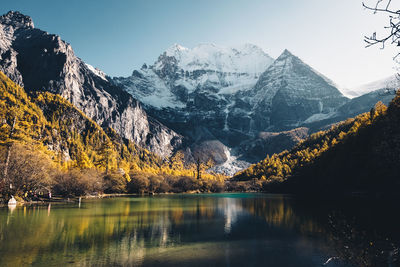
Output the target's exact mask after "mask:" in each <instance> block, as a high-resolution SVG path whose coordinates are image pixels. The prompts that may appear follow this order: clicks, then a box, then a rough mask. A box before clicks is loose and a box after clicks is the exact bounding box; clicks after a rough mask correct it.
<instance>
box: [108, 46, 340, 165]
mask: <svg viewBox="0 0 400 267" xmlns="http://www.w3.org/2000/svg"><path fill="white" fill-rule="evenodd" d="M113 81H114V82H115V83H116V84H117V85H119V86H122V87H123V88H124V89H125V90H126V91H127V92H129V93H130V94H132V95H133V96H134V97H135V98H137V99H139V100H140V101H142V102H143V103H144V104H145V105H146V110H147V111H148V112H149V113H150V114H151V115H152V116H154V117H156V118H157V119H159V120H160V121H161V122H163V123H164V124H166V125H167V126H168V127H170V128H171V129H173V130H174V131H176V132H178V133H179V134H181V135H183V136H185V137H187V138H188V140H189V142H188V144H189V150H190V153H192V154H196V153H199V152H198V151H200V150H201V151H205V149H204V146H205V145H203V148H202V149H200V148H199V147H202V146H199V145H198V144H206V146H208V144H210V143H218V144H219V145H218V149H215V150H214V151H212V152H210V151H209V150H207V151H208V152H210V153H209V155H211V157H212V159H214V161H215V162H216V163H218V164H221V166H224V168H225V167H226V168H225V169H237V168H236V167H237V166H238V165H237V164H236V163H237V162H233V160H232V159H234V158H235V159H238V158H241V157H240V155H239V154H240V153H241V152H240V144H241V143H243V142H245V141H249V140H254V138H257V136H258V134H259V133H260V132H268V131H281V130H290V129H293V128H296V127H300V126H303V125H307V124H309V123H314V122H315V121H320V120H325V119H327V118H330V117H333V116H335V114H336V113H335V112H336V108H337V107H338V106H341V105H343V104H344V103H346V102H347V101H348V99H347V98H346V97H344V96H343V95H342V94H341V93H340V91H339V90H338V89H337V87H336V86H335V84H334V83H333V82H332V81H330V80H329V79H328V78H326V77H324V76H323V75H321V74H320V73H318V72H317V71H315V70H314V69H312V68H311V67H309V66H308V65H307V64H305V63H304V62H302V61H301V60H300V59H299V58H298V57H296V56H294V55H293V54H291V53H290V52H289V51H288V50H285V51H284V52H283V53H282V54H281V55H280V56H279V57H278V58H277V59H276V60H273V59H272V58H271V57H270V56H268V54H266V53H265V52H264V51H263V50H262V49H261V48H259V47H257V46H255V45H250V44H246V45H242V46H238V47H234V48H233V47H232V48H229V47H221V46H216V45H213V44H202V45H199V46H196V47H194V48H192V49H188V48H185V47H182V46H180V45H174V46H172V47H170V48H169V49H167V50H166V51H165V52H163V53H162V54H161V55H160V56H159V58H158V60H157V61H156V62H155V63H154V64H153V65H150V66H147V65H146V64H145V65H143V67H142V68H141V69H140V70H135V71H133V73H132V75H131V76H130V77H127V78H123V77H119V78H114V79H113ZM223 146H225V148H223ZM217 151H218V152H217ZM224 151H225V152H224ZM226 151H229V153H226ZM222 154H224V155H222ZM228 154H229V155H228ZM260 154H262V153H260ZM227 158H229V160H230V161H232V162H231V163H230V165H232V166H233V165H235V164H236V167H234V168H231V167H232V166H230V167H229V168H228V166H225V165H227V164H226V162H224V160H223V159H227ZM241 159H242V158H241ZM224 164H225V165H224ZM240 165H243V164H242V163H241V164H240ZM217 169H218V168H217Z"/></svg>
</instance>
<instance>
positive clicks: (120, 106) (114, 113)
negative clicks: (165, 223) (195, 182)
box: [0, 11, 182, 156]
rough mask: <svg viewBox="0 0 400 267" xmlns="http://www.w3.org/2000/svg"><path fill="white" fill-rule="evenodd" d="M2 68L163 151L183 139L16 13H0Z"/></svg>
mask: <svg viewBox="0 0 400 267" xmlns="http://www.w3.org/2000/svg"><path fill="white" fill-rule="evenodd" d="M0 70H1V71H2V72H4V73H5V74H6V75H7V76H8V77H10V78H11V79H12V80H13V81H14V82H16V83H17V84H19V85H21V86H23V87H25V88H29V89H30V90H31V92H32V91H49V92H51V93H55V94H59V95H61V96H63V97H64V98H65V99H67V100H68V101H70V102H71V103H72V104H73V105H75V106H76V107H78V108H79V109H81V110H82V111H83V112H84V113H85V114H86V115H87V116H88V117H90V118H92V119H93V120H95V121H96V122H97V123H98V124H100V125H101V126H102V127H111V128H113V129H115V130H116V131H117V133H118V134H120V135H121V136H122V137H124V138H127V139H129V140H131V141H134V142H135V143H137V144H138V145H140V146H142V147H145V148H148V149H149V150H151V151H153V152H155V153H157V154H159V155H161V156H168V155H170V154H171V153H172V151H174V150H175V149H176V148H178V147H180V146H181V144H182V136H180V135H179V134H177V133H175V132H174V131H172V130H171V129H169V128H167V127H165V126H164V125H163V124H161V123H159V122H158V121H157V120H155V119H153V118H152V117H150V116H148V115H147V113H146V112H145V110H144V109H143V108H142V107H141V104H140V103H139V102H138V101H137V100H135V99H134V98H133V97H132V96H131V95H130V94H128V93H126V92H125V91H123V90H122V89H121V88H119V87H118V86H116V85H114V84H113V83H111V82H110V81H109V78H108V77H107V76H106V75H104V73H102V72H101V71H99V70H96V69H94V68H93V67H91V66H90V65H87V64H85V63H84V62H83V61H82V60H81V59H80V58H78V57H77V56H76V55H75V54H74V51H73V49H72V47H71V45H70V44H68V43H67V42H65V41H63V40H61V38H60V37H59V36H57V35H54V34H49V33H47V32H45V31H42V30H40V29H36V28H34V24H33V21H32V19H31V18H30V17H28V16H25V15H23V14H21V13H19V12H12V11H10V12H8V13H7V14H5V15H3V16H1V17H0Z"/></svg>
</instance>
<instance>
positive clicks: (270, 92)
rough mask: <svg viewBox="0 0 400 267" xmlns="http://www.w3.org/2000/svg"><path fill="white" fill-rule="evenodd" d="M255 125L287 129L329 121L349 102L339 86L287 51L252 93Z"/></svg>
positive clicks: (251, 102)
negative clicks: (323, 120) (338, 108)
mask: <svg viewBox="0 0 400 267" xmlns="http://www.w3.org/2000/svg"><path fill="white" fill-rule="evenodd" d="M242 96H243V98H244V99H246V98H247V99H248V100H247V101H248V102H249V103H250V104H251V106H252V107H253V108H252V113H253V124H254V127H255V128H256V130H257V131H259V130H262V129H270V128H272V129H275V130H287V129H293V128H295V127H299V126H301V125H304V124H305V123H310V122H314V121H317V120H321V119H327V118H329V117H332V116H334V115H335V110H336V108H337V107H339V106H341V105H343V104H344V103H346V102H347V101H348V99H347V98H346V97H344V96H343V95H342V93H341V92H340V91H339V90H338V89H337V87H336V85H335V84H334V83H333V82H332V81H331V80H329V79H328V78H326V77H325V76H323V75H322V74H320V73H319V72H317V71H315V70H314V69H312V68H311V67H310V66H308V65H307V64H305V63H304V62H303V61H302V60H301V59H299V58H298V57H296V56H294V55H293V54H292V53H290V52H289V51H288V50H285V51H284V52H283V53H282V54H281V55H280V56H279V57H278V58H277V59H276V60H275V61H274V63H273V64H272V65H271V66H269V67H268V69H267V70H266V71H265V72H264V73H263V74H262V75H261V76H260V78H259V80H258V82H257V84H256V85H255V86H254V88H253V89H252V90H251V91H250V92H246V93H242Z"/></svg>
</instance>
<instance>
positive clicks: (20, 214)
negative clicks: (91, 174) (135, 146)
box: [0, 194, 400, 266]
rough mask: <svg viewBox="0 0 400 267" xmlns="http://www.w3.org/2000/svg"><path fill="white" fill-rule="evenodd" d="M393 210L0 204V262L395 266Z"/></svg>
mask: <svg viewBox="0 0 400 267" xmlns="http://www.w3.org/2000/svg"><path fill="white" fill-rule="evenodd" d="M393 211H394V209H392V208H391V205H387V204H385V205H381V204H379V203H375V202H373V201H368V202H366V201H365V200H347V201H346V202H345V203H340V202H334V201H332V202H321V201H300V200H296V199H292V198H290V197H287V196H282V195H263V194H204V195H169V196H167V195H165V196H154V197H132V198H114V199H102V200H90V201H83V202H82V204H81V206H80V207H79V206H78V204H66V205H55V204H53V205H51V206H50V205H49V206H23V207H17V208H16V209H15V210H9V209H7V208H0V266H27V265H33V266H43V265H48V266H53V265H60V266H64V265H70V266H110V265H112V266H176V265H178V266H260V265H263V266H322V265H323V264H324V263H325V262H326V261H327V260H328V259H330V258H331V261H330V262H329V263H327V265H326V266H397V265H396V264H397V263H398V261H397V258H398V257H397V253H398V250H397V247H398V241H399V240H400V239H399V233H398V231H397V225H399V220H398V218H396V217H395V216H393ZM332 257H333V258H332ZM390 264H391V265H390Z"/></svg>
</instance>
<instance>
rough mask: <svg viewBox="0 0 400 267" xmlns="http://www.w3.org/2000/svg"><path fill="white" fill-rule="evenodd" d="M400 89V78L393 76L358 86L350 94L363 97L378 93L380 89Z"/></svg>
mask: <svg viewBox="0 0 400 267" xmlns="http://www.w3.org/2000/svg"><path fill="white" fill-rule="evenodd" d="M399 88H400V78H399V77H398V76H397V75H392V76H389V77H387V78H384V79H381V80H378V81H375V82H372V83H368V84H364V85H361V86H358V87H356V88H354V89H353V90H351V91H350V92H351V93H352V94H353V96H361V95H363V94H367V93H369V92H372V91H376V90H379V89H399Z"/></svg>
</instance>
